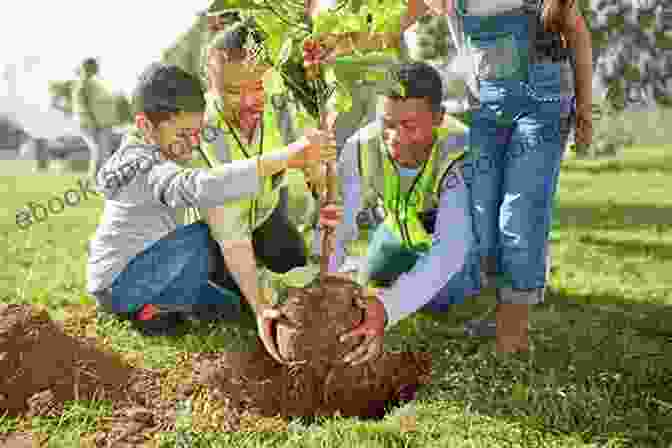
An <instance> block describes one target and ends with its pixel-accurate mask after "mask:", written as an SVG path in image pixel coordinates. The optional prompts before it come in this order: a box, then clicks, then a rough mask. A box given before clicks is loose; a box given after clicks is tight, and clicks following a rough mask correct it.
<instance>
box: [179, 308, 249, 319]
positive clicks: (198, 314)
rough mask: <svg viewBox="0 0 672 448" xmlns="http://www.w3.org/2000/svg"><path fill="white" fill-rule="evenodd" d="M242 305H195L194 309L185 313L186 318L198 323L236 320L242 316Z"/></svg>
mask: <svg viewBox="0 0 672 448" xmlns="http://www.w3.org/2000/svg"><path fill="white" fill-rule="evenodd" d="M240 312H241V310H240V306H236V305H233V304H221V305H220V304H218V305H193V306H192V311H190V312H188V313H184V314H183V317H184V318H185V319H188V320H191V321H195V322H198V323H209V322H217V321H227V320H235V319H237V318H238V317H239V316H240Z"/></svg>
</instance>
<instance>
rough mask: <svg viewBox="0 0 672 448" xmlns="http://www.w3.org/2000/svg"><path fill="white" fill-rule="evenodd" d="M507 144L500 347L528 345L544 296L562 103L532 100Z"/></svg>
mask: <svg viewBox="0 0 672 448" xmlns="http://www.w3.org/2000/svg"><path fill="white" fill-rule="evenodd" d="M527 106H528V107H526V109H529V112H528V113H526V114H524V115H522V117H520V118H519V119H518V120H517V121H516V124H517V126H516V127H515V128H514V132H513V135H512V138H511V144H510V145H509V146H508V148H507V154H506V158H505V171H504V177H503V194H502V199H503V200H502V204H501V207H500V219H499V232H500V235H499V242H500V257H499V258H498V271H499V272H500V273H501V274H502V276H503V282H502V283H501V284H500V285H498V288H497V299H498V305H497V350H498V351H499V352H504V353H509V352H515V351H527V350H528V343H529V342H528V321H529V306H530V305H533V304H537V303H539V302H540V301H541V298H542V295H541V292H540V290H543V288H544V285H545V283H546V250H545V249H546V245H547V241H548V233H549V229H550V221H551V218H552V207H553V194H554V192H555V183H556V181H557V177H558V176H557V175H558V171H559V169H560V160H561V157H562V150H561V145H560V104H559V102H537V101H536V100H532V99H530V100H529V102H528V105H527Z"/></svg>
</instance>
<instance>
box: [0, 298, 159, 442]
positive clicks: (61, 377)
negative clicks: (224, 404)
mask: <svg viewBox="0 0 672 448" xmlns="http://www.w3.org/2000/svg"><path fill="white" fill-rule="evenodd" d="M159 380H160V373H159V372H155V371H151V370H144V369H136V368H133V367H131V366H130V365H129V364H127V363H126V362H124V361H123V360H122V359H121V356H119V355H118V354H115V353H112V352H110V351H106V350H103V349H101V348H100V347H99V345H98V344H97V342H96V341H95V340H94V339H92V338H85V337H77V338H75V337H72V336H70V335H68V334H67V333H66V332H65V331H64V330H63V328H62V327H61V326H60V325H59V324H57V323H55V322H53V321H52V320H51V319H50V318H49V315H48V313H47V312H46V311H45V310H38V309H36V308H34V307H31V306H28V305H12V304H10V305H8V304H2V305H0V415H1V414H3V413H7V414H8V415H11V416H18V415H23V416H26V417H28V418H30V417H32V416H59V415H60V414H61V413H62V411H63V405H64V403H65V402H66V401H70V400H102V399H105V400H112V401H113V403H114V408H115V415H114V416H113V418H112V419H111V420H110V421H109V422H108V423H109V425H107V426H108V428H105V426H106V425H105V424H104V423H103V424H101V427H102V428H103V429H104V430H103V431H102V432H101V435H100V436H98V437H97V439H98V440H97V441H98V443H96V444H95V446H108V445H109V443H110V442H114V446H115V447H116V446H119V447H122V446H125V445H123V442H124V439H129V438H130V439H132V438H133V437H132V436H136V439H137V440H136V441H138V442H139V441H140V439H142V441H143V442H144V441H145V440H146V437H145V436H144V435H142V434H140V435H139V434H138V433H139V432H140V431H141V430H145V433H151V432H155V431H156V430H157V429H164V428H169V427H170V425H171V419H170V415H169V412H166V409H167V408H168V407H169V405H168V404H162V403H161V396H160V391H161V384H160V382H159ZM148 409H152V410H151V411H149V410H148ZM137 421H139V422H140V423H141V424H140V425H138V424H136V423H134V422H137ZM119 422H122V424H121V425H119V424H118V423H119ZM115 423H116V424H115ZM120 426H121V428H120ZM131 426H134V427H135V431H134V432H133V434H131V432H132V431H127V429H128V428H130V427H131ZM122 432H126V434H121V433H122ZM122 435H123V437H121V436H122ZM29 440H31V439H30V437H29V436H28V435H26V434H12V435H10V436H9V437H5V439H4V440H3V439H2V437H0V442H1V443H2V444H3V445H0V446H9V447H13V446H16V447H20V446H23V445H21V444H22V443H29V442H28V441H29ZM31 446H33V445H31ZM131 446H133V445H131Z"/></svg>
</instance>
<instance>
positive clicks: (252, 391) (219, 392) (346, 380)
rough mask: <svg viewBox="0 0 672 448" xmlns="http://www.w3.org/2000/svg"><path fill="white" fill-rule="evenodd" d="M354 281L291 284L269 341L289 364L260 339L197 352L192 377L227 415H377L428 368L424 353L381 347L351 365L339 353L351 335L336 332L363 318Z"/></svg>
mask: <svg viewBox="0 0 672 448" xmlns="http://www.w3.org/2000/svg"><path fill="white" fill-rule="evenodd" d="M362 300H363V298H362V293H361V290H360V288H359V286H358V285H357V284H356V283H354V282H352V281H350V280H347V279H344V278H341V277H327V278H326V279H322V280H321V282H320V285H319V286H318V287H311V288H305V289H291V290H290V291H289V297H288V300H287V302H286V303H285V304H284V305H283V306H282V307H281V310H282V312H283V314H284V315H285V317H286V320H285V322H283V323H278V325H277V345H278V349H279V351H280V353H281V355H282V356H283V357H284V358H285V359H287V360H290V361H293V362H294V363H292V364H291V365H289V366H286V365H282V364H279V363H277V362H276V361H275V360H274V359H273V358H272V357H271V356H270V355H268V353H267V352H266V351H265V349H264V348H263V346H262V345H261V343H260V342H259V343H258V344H257V348H256V350H254V351H252V352H243V353H224V354H218V355H209V356H204V357H203V358H202V359H201V361H200V362H199V363H198V364H197V366H198V367H197V369H196V379H195V381H196V382H198V383H201V384H204V385H207V386H208V387H209V388H210V389H211V390H212V395H213V396H214V397H216V398H218V399H219V400H220V401H223V402H224V401H225V402H226V407H227V408H228V410H229V412H228V415H233V414H236V415H242V414H245V413H253V414H257V415H260V416H262V417H273V416H277V415H279V416H282V417H283V418H289V417H314V416H330V415H334V414H336V413H338V414H340V415H342V416H346V417H355V416H356V417H363V418H381V417H383V416H384V415H385V412H386V411H387V409H389V407H391V406H393V405H395V404H397V403H399V402H400V401H410V400H412V399H413V397H414V395H415V390H416V389H417V387H418V386H420V385H423V384H427V383H429V381H430V374H431V355H430V354H429V353H410V352H403V353H383V354H382V355H381V356H380V357H379V358H378V359H376V360H373V361H370V362H368V363H365V364H362V365H358V366H352V365H346V364H344V363H343V362H342V358H343V356H344V355H345V354H346V353H347V352H348V351H350V350H351V349H352V348H354V347H355V346H356V345H357V344H358V343H359V341H354V342H353V343H351V344H343V343H341V342H339V340H338V337H339V336H340V335H341V334H343V333H344V332H346V331H348V330H351V329H352V328H354V327H355V326H357V325H358V324H359V323H360V322H361V320H362V319H363V317H364V316H363V310H362V302H361V301H362Z"/></svg>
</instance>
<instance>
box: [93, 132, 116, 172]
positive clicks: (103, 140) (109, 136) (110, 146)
mask: <svg viewBox="0 0 672 448" xmlns="http://www.w3.org/2000/svg"><path fill="white" fill-rule="evenodd" d="M98 145H99V146H100V166H102V165H103V164H104V163H105V162H107V159H109V158H110V157H111V156H112V153H113V152H114V150H115V148H114V131H113V130H112V128H104V129H100V130H99V131H98ZM100 166H99V167H98V168H97V170H100ZM96 174H98V171H96Z"/></svg>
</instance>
